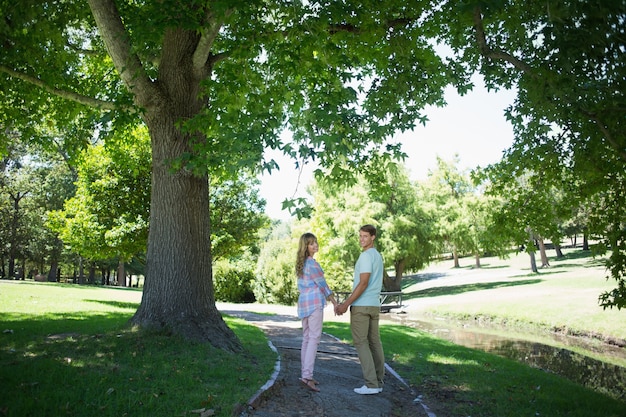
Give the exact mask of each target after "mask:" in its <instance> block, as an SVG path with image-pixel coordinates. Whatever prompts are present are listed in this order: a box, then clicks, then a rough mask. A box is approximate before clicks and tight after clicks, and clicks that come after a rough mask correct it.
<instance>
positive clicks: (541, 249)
mask: <svg viewBox="0 0 626 417" xmlns="http://www.w3.org/2000/svg"><path fill="white" fill-rule="evenodd" d="M537 243H538V244H539V254H540V255H541V267H542V268H549V267H550V262H549V261H548V254H547V253H546V244H545V242H544V241H543V238H540V239H537Z"/></svg>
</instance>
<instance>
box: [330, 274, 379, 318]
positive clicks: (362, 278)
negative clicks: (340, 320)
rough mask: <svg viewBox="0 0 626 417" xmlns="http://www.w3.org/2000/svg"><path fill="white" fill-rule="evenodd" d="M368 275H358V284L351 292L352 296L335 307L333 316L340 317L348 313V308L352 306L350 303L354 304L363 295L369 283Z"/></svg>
mask: <svg viewBox="0 0 626 417" xmlns="http://www.w3.org/2000/svg"><path fill="white" fill-rule="evenodd" d="M370 275H371V273H370V272H363V273H361V274H360V275H359V283H358V284H357V286H356V288H355V289H354V291H352V294H350V296H349V297H348V298H347V299H346V301H344V302H343V303H341V304H339V305H338V306H337V307H335V314H339V315H341V314H343V313H345V312H346V311H348V307H350V305H352V303H354V302H355V301H356V300H357V299H358V298H359V297H360V296H361V294H363V291H365V290H366V289H367V286H368V285H369V282H370Z"/></svg>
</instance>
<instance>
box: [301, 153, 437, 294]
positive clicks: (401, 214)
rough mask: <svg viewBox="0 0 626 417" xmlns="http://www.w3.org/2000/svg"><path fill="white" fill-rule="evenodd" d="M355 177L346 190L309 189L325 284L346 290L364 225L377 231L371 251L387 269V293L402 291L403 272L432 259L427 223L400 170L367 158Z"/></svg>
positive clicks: (430, 224)
mask: <svg viewBox="0 0 626 417" xmlns="http://www.w3.org/2000/svg"><path fill="white" fill-rule="evenodd" d="M374 167H377V168H376V172H375V173H372V175H369V176H367V177H366V176H365V175H363V176H361V177H360V178H359V180H358V181H357V183H356V184H355V185H353V186H350V187H344V188H341V189H340V188H337V187H328V186H327V185H326V184H324V183H323V182H322V183H319V184H318V185H317V186H315V187H313V200H314V212H313V214H312V216H311V223H310V228H311V229H313V230H316V231H317V232H316V233H318V235H319V236H318V238H319V239H321V241H322V242H324V245H323V246H322V247H321V248H320V254H319V258H320V262H322V263H323V264H324V265H325V268H326V269H325V271H326V272H327V273H329V276H330V278H328V281H329V282H331V283H333V284H334V280H338V281H339V282H338V283H337V284H336V285H337V287H339V288H342V289H345V287H346V286H347V287H350V285H351V284H350V283H351V276H352V270H353V268H354V262H356V259H357V258H358V255H359V253H360V250H361V249H360V247H359V245H358V238H357V236H358V230H359V228H360V227H361V226H362V225H363V224H366V223H371V224H374V225H375V226H376V227H377V228H378V232H377V237H376V247H377V248H378V250H379V251H380V252H381V254H382V255H383V259H384V261H385V266H386V267H388V268H393V270H394V275H393V277H390V276H388V275H387V274H385V278H384V283H383V284H384V287H385V289H387V290H388V291H398V290H400V289H401V288H402V278H403V276H404V274H405V273H406V272H407V271H417V270H419V269H421V268H423V267H424V266H425V265H427V264H428V262H429V260H430V257H431V255H432V250H433V246H432V245H431V241H430V237H431V236H432V227H433V220H432V219H431V218H430V217H429V216H428V215H427V213H426V212H425V211H424V210H423V209H422V207H421V202H420V201H419V200H418V198H417V190H416V188H415V186H414V185H413V184H412V183H411V181H410V179H409V177H408V175H407V173H406V170H405V169H404V168H402V167H401V165H398V164H395V163H389V164H383V163H382V162H381V161H379V160H377V158H376V156H375V155H373V156H372V158H371V159H370V161H368V163H366V164H364V168H363V169H364V171H367V170H370V169H371V170H372V171H373V170H374Z"/></svg>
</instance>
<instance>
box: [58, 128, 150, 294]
mask: <svg viewBox="0 0 626 417" xmlns="http://www.w3.org/2000/svg"><path fill="white" fill-rule="evenodd" d="M129 139H132V140H129ZM124 140H126V141H128V142H126V143H125V142H124ZM111 143H115V144H116V146H105V145H104V144H100V145H95V146H91V147H89V148H88V149H87V150H85V151H84V152H83V154H82V157H81V160H80V162H79V163H77V180H76V187H77V190H76V194H75V195H74V196H73V197H72V198H71V199H68V200H67V201H66V202H65V205H64V207H63V209H62V210H61V209H59V210H55V211H51V212H50V214H49V221H48V224H49V226H50V228H52V229H53V230H55V231H56V232H57V233H59V235H60V237H61V239H62V240H63V242H64V243H65V244H66V245H67V246H69V247H70V248H71V250H72V251H73V252H74V253H76V254H77V255H79V256H80V257H81V258H82V259H86V260H89V261H91V262H92V263H93V262H107V261H113V262H117V265H118V285H121V286H125V285H126V272H125V269H124V264H125V262H127V261H130V260H131V259H132V258H133V257H135V256H137V255H139V254H142V253H145V251H146V244H147V238H148V215H149V211H150V210H149V209H150V207H149V201H150V147H149V138H148V135H147V132H145V130H143V129H138V130H136V131H132V132H125V134H124V135H118V136H117V137H116V138H112V139H111ZM81 279H82V276H81Z"/></svg>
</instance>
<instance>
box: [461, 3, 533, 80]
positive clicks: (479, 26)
mask: <svg viewBox="0 0 626 417" xmlns="http://www.w3.org/2000/svg"><path fill="white" fill-rule="evenodd" d="M473 18H474V30H475V31H476V42H477V43H478V47H479V49H480V53H481V54H482V55H483V56H484V57H485V58H489V59H497V60H501V61H505V62H508V63H509V64H511V65H513V66H514V67H515V68H517V69H518V70H520V71H522V72H524V73H526V74H529V75H533V71H532V67H530V65H528V64H526V63H525V62H523V61H521V60H519V59H517V58H515V57H514V56H513V55H511V54H508V53H506V52H504V51H496V50H494V49H491V48H490V47H489V45H487V37H486V36H485V28H484V26H483V17H482V13H481V11H480V7H478V6H476V7H475V8H474V16H473Z"/></svg>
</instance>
